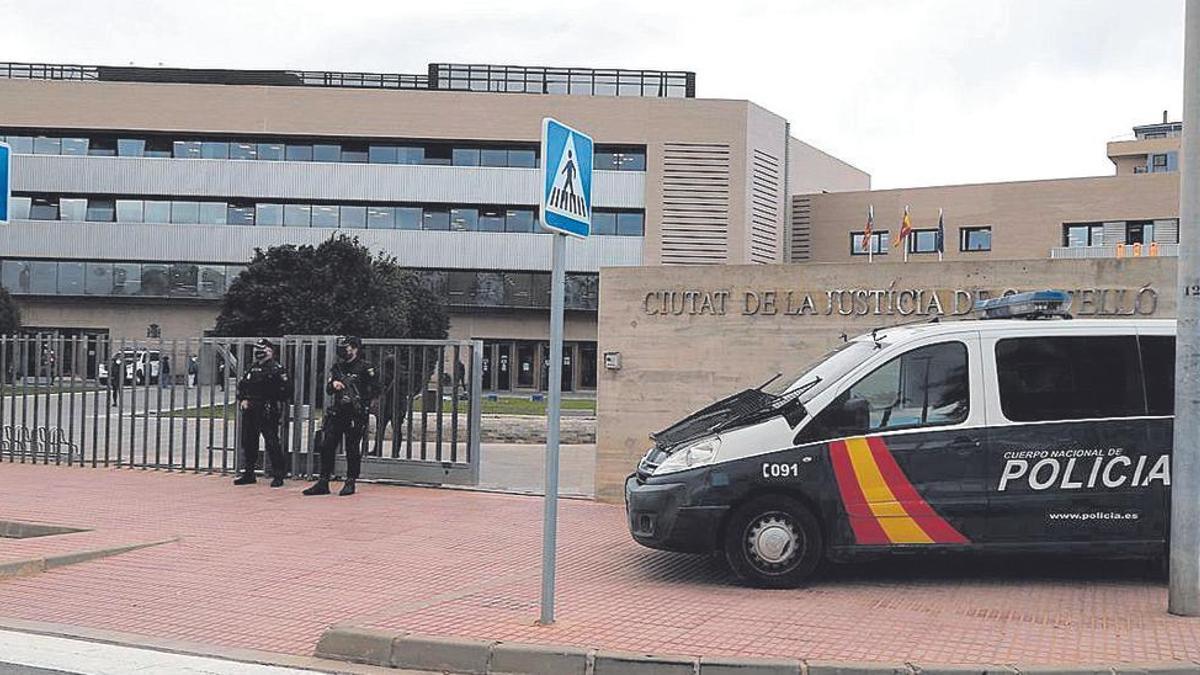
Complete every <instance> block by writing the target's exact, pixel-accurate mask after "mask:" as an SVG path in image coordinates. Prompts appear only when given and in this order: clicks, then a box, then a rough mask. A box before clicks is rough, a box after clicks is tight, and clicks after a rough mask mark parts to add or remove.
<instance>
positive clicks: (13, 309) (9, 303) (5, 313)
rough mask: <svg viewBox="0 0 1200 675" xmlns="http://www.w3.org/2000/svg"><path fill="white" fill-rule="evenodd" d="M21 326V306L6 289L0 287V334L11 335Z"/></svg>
mask: <svg viewBox="0 0 1200 675" xmlns="http://www.w3.org/2000/svg"><path fill="white" fill-rule="evenodd" d="M20 327H21V308H20V307H17V301H16V300H13V298H12V296H11V295H9V294H8V291H6V290H4V289H3V288H0V335H12V334H13V333H16V332H17V330H18V329H19V328H20Z"/></svg>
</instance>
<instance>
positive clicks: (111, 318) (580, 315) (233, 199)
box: [0, 63, 870, 391]
mask: <svg viewBox="0 0 1200 675" xmlns="http://www.w3.org/2000/svg"><path fill="white" fill-rule="evenodd" d="M695 94H696V78H695V74H694V73H690V72H683V71H678V72H677V71H660V70H605V69H585V68H542V67H517V66H489V65H458V64H447V63H439V64H430V65H429V67H428V70H427V72H424V73H418V74H378V73H342V72H311V71H239V70H191V69H173V68H125V67H104V66H74V65H52V64H18V63H10V64H0V137H4V138H5V139H6V140H7V142H8V143H9V144H10V145H11V146H12V149H13V151H14V159H13V190H14V197H15V203H14V207H15V212H14V214H13V221H12V223H11V225H9V226H8V227H5V228H3V229H2V230H0V284H3V286H4V287H5V288H6V289H8V291H9V292H10V293H12V294H13V295H14V296H16V297H17V299H18V301H19V303H20V305H21V308H22V311H23V315H24V322H25V324H26V326H27V328H28V330H31V331H40V332H52V333H58V334H60V335H63V336H72V335H85V336H102V335H108V336H112V337H114V338H133V339H138V338H145V337H147V336H161V337H163V338H183V337H193V336H198V335H201V334H203V333H204V332H205V331H206V330H209V329H211V328H212V326H213V323H214V318H215V316H216V314H217V312H218V308H219V301H220V298H221V297H222V295H223V294H224V292H225V289H226V288H227V286H228V284H229V283H230V282H231V280H232V279H233V278H234V277H236V275H237V274H238V273H239V271H240V270H241V269H242V267H243V266H244V265H245V264H246V262H247V261H248V260H249V259H250V257H251V256H252V254H253V251H254V249H255V248H256V247H264V248H265V247H269V246H272V245H277V244H283V243H293V244H317V243H319V242H321V241H323V240H325V239H326V238H328V237H329V236H331V232H332V230H342V231H347V232H348V233H350V234H353V235H355V236H357V237H359V238H360V240H361V241H362V242H363V243H364V244H366V245H368V246H369V247H370V248H371V249H372V250H381V251H384V252H386V253H388V254H391V255H394V256H396V257H397V258H398V259H399V261H400V263H401V264H403V265H404V266H406V267H410V268H413V269H417V270H420V272H421V274H422V275H423V276H424V279H425V282H426V283H427V284H428V285H429V286H430V287H432V288H434V289H435V290H436V291H437V292H438V293H440V294H441V295H442V296H443V297H445V299H446V301H447V302H448V304H449V306H450V308H451V320H452V325H451V336H452V337H455V338H476V339H481V340H484V341H485V344H486V347H487V348H486V358H485V362H486V364H487V365H486V371H487V372H486V376H485V382H484V385H485V388H486V389H489V390H500V391H508V390H537V389H541V388H544V387H545V385H546V372H547V367H548V360H547V355H548V349H547V342H546V341H547V336H548V312H547V308H548V305H549V266H550V245H549V243H550V240H549V237H547V236H545V235H543V234H542V233H541V232H540V228H539V226H538V218H539V214H538V209H537V206H536V205H537V203H538V201H539V189H538V174H539V169H538V165H539V161H540V160H541V158H540V157H539V156H538V149H539V148H538V140H539V133H540V129H541V119H542V118H543V117H545V116H551V117H555V118H557V119H559V120H561V121H563V122H566V123H568V124H571V125H574V126H576V127H579V128H581V129H584V130H586V131H588V132H589V133H591V135H592V136H593V137H594V138H595V142H596V155H595V168H596V176H595V182H594V185H595V188H594V200H593V201H594V204H593V206H594V216H593V221H594V222H593V231H594V234H595V236H593V237H591V238H590V239H588V240H587V241H572V242H571V243H570V244H569V246H568V251H567V266H568V286H567V308H568V315H567V320H566V331H565V333H566V340H567V346H566V352H565V354H564V385H565V386H566V388H567V389H568V390H584V391H586V390H590V389H594V388H595V386H596V379H597V374H596V363H597V354H596V332H597V328H596V310H597V300H598V289H597V286H598V271H599V269H600V268H601V267H611V266H640V265H664V264H739V263H781V262H787V261H789V260H791V259H793V258H794V257H795V256H794V255H793V252H792V251H791V250H790V248H789V246H790V244H791V243H792V241H793V240H794V239H795V237H794V236H791V235H790V232H789V226H790V220H789V215H788V213H787V211H788V208H787V207H788V198H789V196H790V195H794V194H800V193H814V192H818V193H819V192H830V193H833V192H837V191H841V190H856V191H861V190H866V189H869V187H870V178H869V176H868V175H867V174H866V173H864V172H862V171H860V170H858V169H856V168H854V167H852V166H850V165H848V164H846V163H845V162H842V161H840V160H838V159H836V158H834V157H831V156H829V155H827V154H825V153H823V152H821V151H820V150H817V149H816V148H813V147H811V146H809V145H807V144H805V143H803V142H802V141H800V140H798V139H797V138H796V136H803V133H802V130H801V131H797V130H793V129H791V128H790V127H789V124H788V122H787V120H785V119H784V118H782V117H780V116H779V115H777V114H774V113H772V112H770V111H768V110H765V109H763V108H761V107H759V106H757V105H755V104H754V103H752V102H749V101H741V100H721V99H701V98H696V96H695Z"/></svg>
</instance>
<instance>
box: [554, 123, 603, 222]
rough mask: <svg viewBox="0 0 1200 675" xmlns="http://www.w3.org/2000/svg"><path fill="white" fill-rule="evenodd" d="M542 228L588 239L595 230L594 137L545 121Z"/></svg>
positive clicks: (561, 124) (563, 125) (560, 124)
mask: <svg viewBox="0 0 1200 675" xmlns="http://www.w3.org/2000/svg"><path fill="white" fill-rule="evenodd" d="M542 227H545V228H546V229H548V230H550V231H552V232H558V233H560V234H569V235H572V236H575V237H581V238H586V237H587V236H588V234H590V233H591V230H592V137H591V136H588V135H587V134H585V133H583V132H581V131H579V130H578V129H572V128H571V127H569V126H567V125H565V124H563V123H561V122H558V121H556V120H553V119H550V118H549V117H547V118H544V119H543V120H542Z"/></svg>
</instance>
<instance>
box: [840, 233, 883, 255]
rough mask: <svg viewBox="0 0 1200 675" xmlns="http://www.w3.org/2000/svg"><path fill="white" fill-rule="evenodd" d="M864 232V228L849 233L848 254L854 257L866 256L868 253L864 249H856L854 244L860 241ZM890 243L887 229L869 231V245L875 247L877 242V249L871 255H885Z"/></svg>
mask: <svg viewBox="0 0 1200 675" xmlns="http://www.w3.org/2000/svg"><path fill="white" fill-rule="evenodd" d="M865 233H866V230H859V231H857V232H851V233H850V255H852V256H855V257H866V256H867V255H868V253H867V251H866V249H864V250H862V251H858V250H857V246H856V244H861V243H862V236H863V234H865ZM891 243H892V241H891V235H890V234H889V233H888V230H872V231H871V247H872V248H875V245H876V244H879V250H877V251H875V252H874V253H873V254H872V255H887V253H888V248H889V247H890V246H891Z"/></svg>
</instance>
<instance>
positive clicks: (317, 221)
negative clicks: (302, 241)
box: [312, 205, 338, 228]
mask: <svg viewBox="0 0 1200 675" xmlns="http://www.w3.org/2000/svg"><path fill="white" fill-rule="evenodd" d="M312 226H313V227H326V228H336V227H337V226H338V207H336V206H325V205H315V206H313V207H312Z"/></svg>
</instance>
